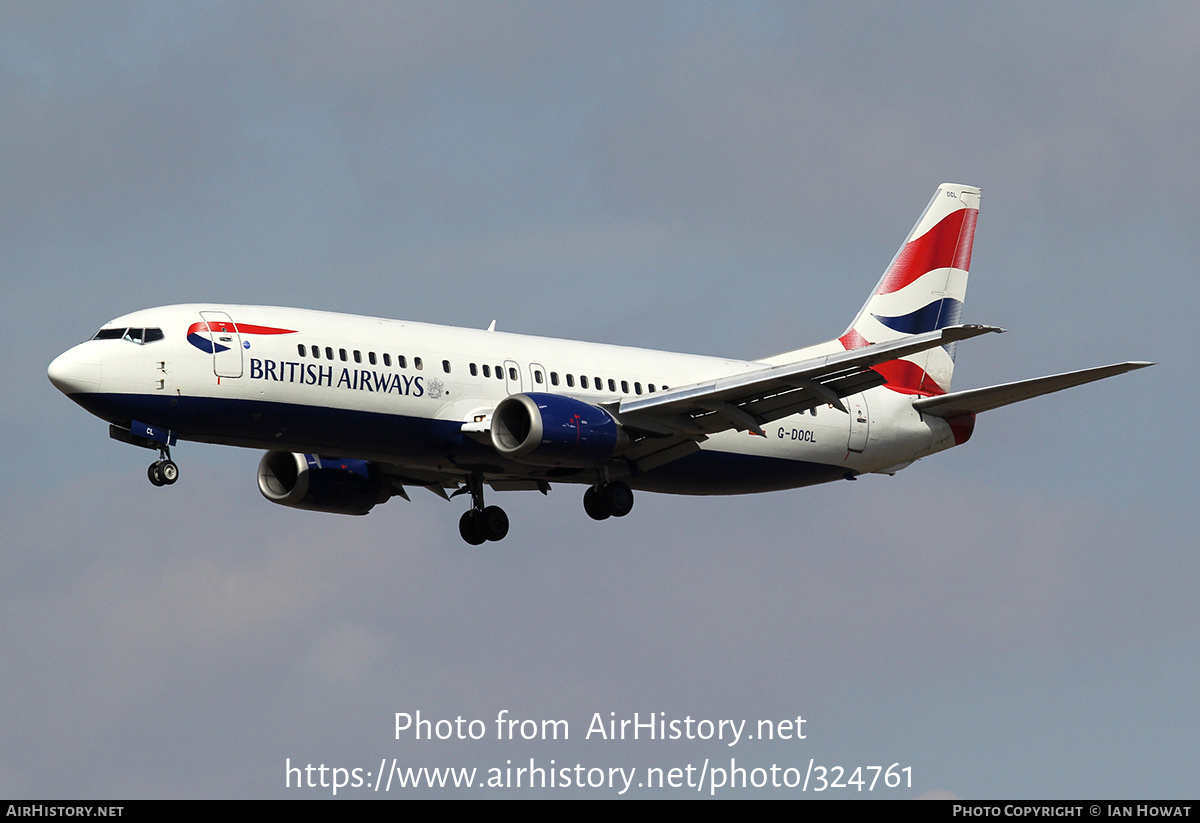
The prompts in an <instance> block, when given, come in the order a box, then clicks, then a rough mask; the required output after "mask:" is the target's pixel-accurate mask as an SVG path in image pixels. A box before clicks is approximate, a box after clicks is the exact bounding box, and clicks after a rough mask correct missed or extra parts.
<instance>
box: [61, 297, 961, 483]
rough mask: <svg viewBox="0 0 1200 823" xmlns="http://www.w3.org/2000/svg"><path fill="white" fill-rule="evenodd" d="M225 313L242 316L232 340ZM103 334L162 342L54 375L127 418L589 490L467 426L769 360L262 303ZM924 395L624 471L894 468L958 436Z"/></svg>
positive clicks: (154, 312)
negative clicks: (518, 407) (521, 406)
mask: <svg viewBox="0 0 1200 823" xmlns="http://www.w3.org/2000/svg"><path fill="white" fill-rule="evenodd" d="M202 312H203V313H204V314H203V315H202V314H201V313H202ZM222 318H224V319H231V322H230V325H229V327H228V328H227V330H226V332H225V333H224V334H222V333H221V332H220V331H219V330H218V329H219V326H218V323H219V322H220V320H221V319H222ZM105 328H106V329H119V328H129V329H133V330H135V331H134V333H133V335H132V336H133V337H135V338H136V336H137V335H136V330H144V329H158V330H161V331H162V339H158V340H153V341H146V342H138V341H137V340H136V339H135V340H129V339H107V340H106V339H94V340H89V341H87V342H85V343H82V344H80V345H79V346H76V347H75V348H73V349H71V350H70V351H68V352H66V353H65V354H63V355H62V356H61V357H60V358H58V360H56V361H55V363H54V364H53V365H52V366H51V370H50V372H51V378H52V379H53V380H54V381H55V383H56V385H58V386H59V387H60V388H61V389H62V390H63V391H64V392H66V393H67V394H69V395H70V396H71V397H72V399H74V400H76V402H78V403H80V404H81V405H83V406H84V407H85V408H87V409H88V410H89V411H92V412H93V413H94V414H96V415H97V416H100V417H102V418H104V419H106V420H108V421H109V422H111V423H114V424H117V425H121V426H126V427H128V426H129V425H130V423H131V421H135V420H136V421H142V422H147V423H150V424H153V425H155V426H160V427H163V428H165V429H169V430H171V432H172V433H173V436H176V437H178V438H179V439H183V440H195V441H202V442H212V443H225V444H230V445H237V446H247V447H255V448H263V449H270V450H280V451H294V452H316V453H321V454H324V455H336V456H339V457H348V458H358V459H363V460H371V461H376V462H379V463H380V464H386V465H389V466H394V467H397V473H399V474H402V475H403V474H406V473H407V474H408V475H409V476H411V477H416V478H421V477H435V476H440V475H445V474H447V473H449V474H451V475H453V474H454V473H456V472H463V473H465V472H467V471H472V470H476V471H483V472H484V473H485V474H487V475H488V476H489V478H491V477H509V478H521V477H524V478H540V479H544V480H548V481H557V482H561V481H566V482H582V483H591V482H593V480H594V477H595V472H594V471H580V472H577V473H572V472H568V471H561V470H560V471H555V470H549V471H548V470H546V469H544V468H539V467H537V466H530V465H523V464H521V463H520V462H519V461H510V460H502V459H500V458H499V456H498V455H497V454H496V453H495V451H494V450H493V449H491V448H490V447H489V446H487V444H485V443H481V442H479V440H478V439H472V438H470V437H465V436H464V434H463V432H462V431H461V429H462V426H463V424H465V423H470V422H471V421H473V420H480V419H483V418H485V417H486V416H487V415H488V414H490V412H491V410H492V409H494V408H495V407H496V405H497V404H498V403H499V402H500V401H501V400H503V399H504V398H505V397H508V396H510V395H514V394H519V393H521V392H546V393H552V394H557V395H562V396H566V397H571V398H576V399H578V400H581V401H584V402H586V403H589V404H593V405H601V404H606V403H607V404H612V403H613V402H614V401H618V400H620V399H621V398H629V397H636V396H643V397H645V396H649V395H650V394H651V393H652V392H661V391H663V390H664V389H665V388H668V387H670V388H678V387H681V386H686V385H689V384H695V383H700V382H702V381H707V380H713V379H715V378H720V377H726V376H729V375H737V374H740V373H744V372H750V371H753V370H757V369H762V368H763V367H764V366H765V365H767V364H768V363H769V362H770V361H762V362H757V361H743V360H731V359H724V358H717V357H702V356H697V355H687V354H676V353H670V352H661V351H652V350H647V349H637V348H630V347H624V346H613V345H604V344H598V343H585V342H578V341H573V340H559V339H550V338H544V337H532V336H526V335H519V334H508V333H504V332H495V331H484V330H474V329H463V328H454V327H447V326H436V325H429V324H424V323H412V322H406V321H400V320H385V319H380V318H373V317H359V316H353V315H345V314H335V313H329V312H318V311H309V310H302V309H289V308H278V307H259V306H228V305H208V304H196V305H181V306H168V307H162V308H155V309H146V310H143V311H138V312H134V313H132V314H128V315H125V316H123V317H120V318H117V319H115V320H113V321H112V322H111V323H108V324H106V326H105ZM210 329H211V330H212V331H210ZM818 348H819V347H814V350H816V349H818ZM912 399H913V398H912V397H911V396H909V395H906V394H901V393H898V392H896V391H893V390H891V389H888V388H886V387H880V388H876V389H872V390H869V391H866V392H863V393H860V394H857V395H853V396H851V397H847V398H846V403H845V405H846V408H847V409H848V411H849V413H846V412H843V411H841V410H838V409H835V408H833V407H832V406H828V405H821V406H819V407H817V408H815V409H812V410H811V411H808V412H805V413H802V414H796V415H792V416H790V417H785V418H783V419H780V420H777V421H774V422H772V423H770V424H768V425H766V426H764V429H763V430H764V432H765V434H766V436H765V437H763V436H759V435H755V434H751V433H749V432H747V431H733V430H730V431H724V432H720V433H717V434H714V435H712V436H711V437H709V438H708V439H707V440H704V442H702V443H701V445H700V452H699V454H698V455H694V456H691V457H688V458H685V459H684V460H680V461H674V462H673V463H668V464H667V465H665V466H663V467H661V468H656V469H654V470H652V471H649V472H645V473H643V474H640V475H638V474H631V473H630V472H628V471H625V470H623V468H622V466H621V464H620V461H619V460H617V461H614V463H613V465H612V466H611V467H610V469H609V470H610V471H611V472H612V476H614V477H625V478H626V479H627V480H628V482H629V483H630V485H631V486H633V487H635V488H645V489H651V490H661V491H670V492H677V493H694V494H705V493H738V492H743V491H744V492H754V491H763V490H767V489H771V488H787V487H795V486H802V485H808V484H810V483H813V482H822V481H824V480H830V479H836V478H838V477H842V476H853V475H855V474H861V473H864V472H873V471H882V470H888V469H894V468H896V467H902V466H903V465H906V464H907V463H909V462H911V461H912V460H915V459H917V458H918V457H922V456H924V455H927V454H930V453H933V452H935V451H940V450H942V449H945V448H948V447H950V446H953V445H954V438H953V435H952V433H951V431H950V428H949V426H947V425H946V423H945V422H944V421H942V420H941V419H938V418H934V417H923V416H922V415H921V414H919V413H918V412H916V411H914V409H913V407H912ZM697 458H699V459H697ZM706 458H707V459H706ZM711 458H719V459H711ZM747 458H748V459H747Z"/></svg>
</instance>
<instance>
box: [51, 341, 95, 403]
mask: <svg viewBox="0 0 1200 823" xmlns="http://www.w3.org/2000/svg"><path fill="white" fill-rule="evenodd" d="M84 348H85V346H76V347H75V348H73V349H70V350H69V351H65V352H63V353H62V354H60V355H59V356H58V357H56V358H54V362H52V363H51V364H50V367H49V368H48V369H46V375H47V376H48V377H49V378H50V382H51V383H53V384H54V388H56V389H58V390H59V391H60V392H62V393H63V394H66V395H72V394H86V393H88V392H94V391H98V390H99V389H100V360H99V358H98V357H96V356H95V355H94V354H89V353H86V352H85V351H82V350H83V349H84Z"/></svg>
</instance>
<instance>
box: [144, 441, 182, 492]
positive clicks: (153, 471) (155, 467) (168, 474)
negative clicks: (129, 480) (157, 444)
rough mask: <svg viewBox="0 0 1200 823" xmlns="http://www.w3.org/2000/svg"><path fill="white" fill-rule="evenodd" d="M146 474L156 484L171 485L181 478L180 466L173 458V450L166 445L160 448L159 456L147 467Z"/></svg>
mask: <svg viewBox="0 0 1200 823" xmlns="http://www.w3.org/2000/svg"><path fill="white" fill-rule="evenodd" d="M146 476H147V477H148V478H150V482H151V483H153V484H154V485H156V486H170V485H171V484H172V483H174V482H175V481H176V480H178V479H179V466H177V465H175V461H174V460H172V459H171V452H170V450H169V449H168V448H167V447H166V446H163V447H162V448H161V449H159V458H158V460H155V461H154V462H153V463H151V464H150V467H149V468H148V469H146Z"/></svg>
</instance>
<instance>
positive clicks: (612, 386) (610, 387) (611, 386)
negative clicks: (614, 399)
mask: <svg viewBox="0 0 1200 823" xmlns="http://www.w3.org/2000/svg"><path fill="white" fill-rule="evenodd" d="M608 390H609V391H616V390H617V381H616V380H613V379H612V378H611V377H610V378H608Z"/></svg>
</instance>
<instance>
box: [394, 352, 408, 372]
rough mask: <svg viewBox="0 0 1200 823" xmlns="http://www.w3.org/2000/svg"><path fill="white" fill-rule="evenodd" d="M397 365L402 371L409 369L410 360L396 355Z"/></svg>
mask: <svg viewBox="0 0 1200 823" xmlns="http://www.w3.org/2000/svg"><path fill="white" fill-rule="evenodd" d="M396 365H397V366H399V367H400V368H402V369H407V368H408V358H407V357H405V356H404V355H402V354H398V355H396Z"/></svg>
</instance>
